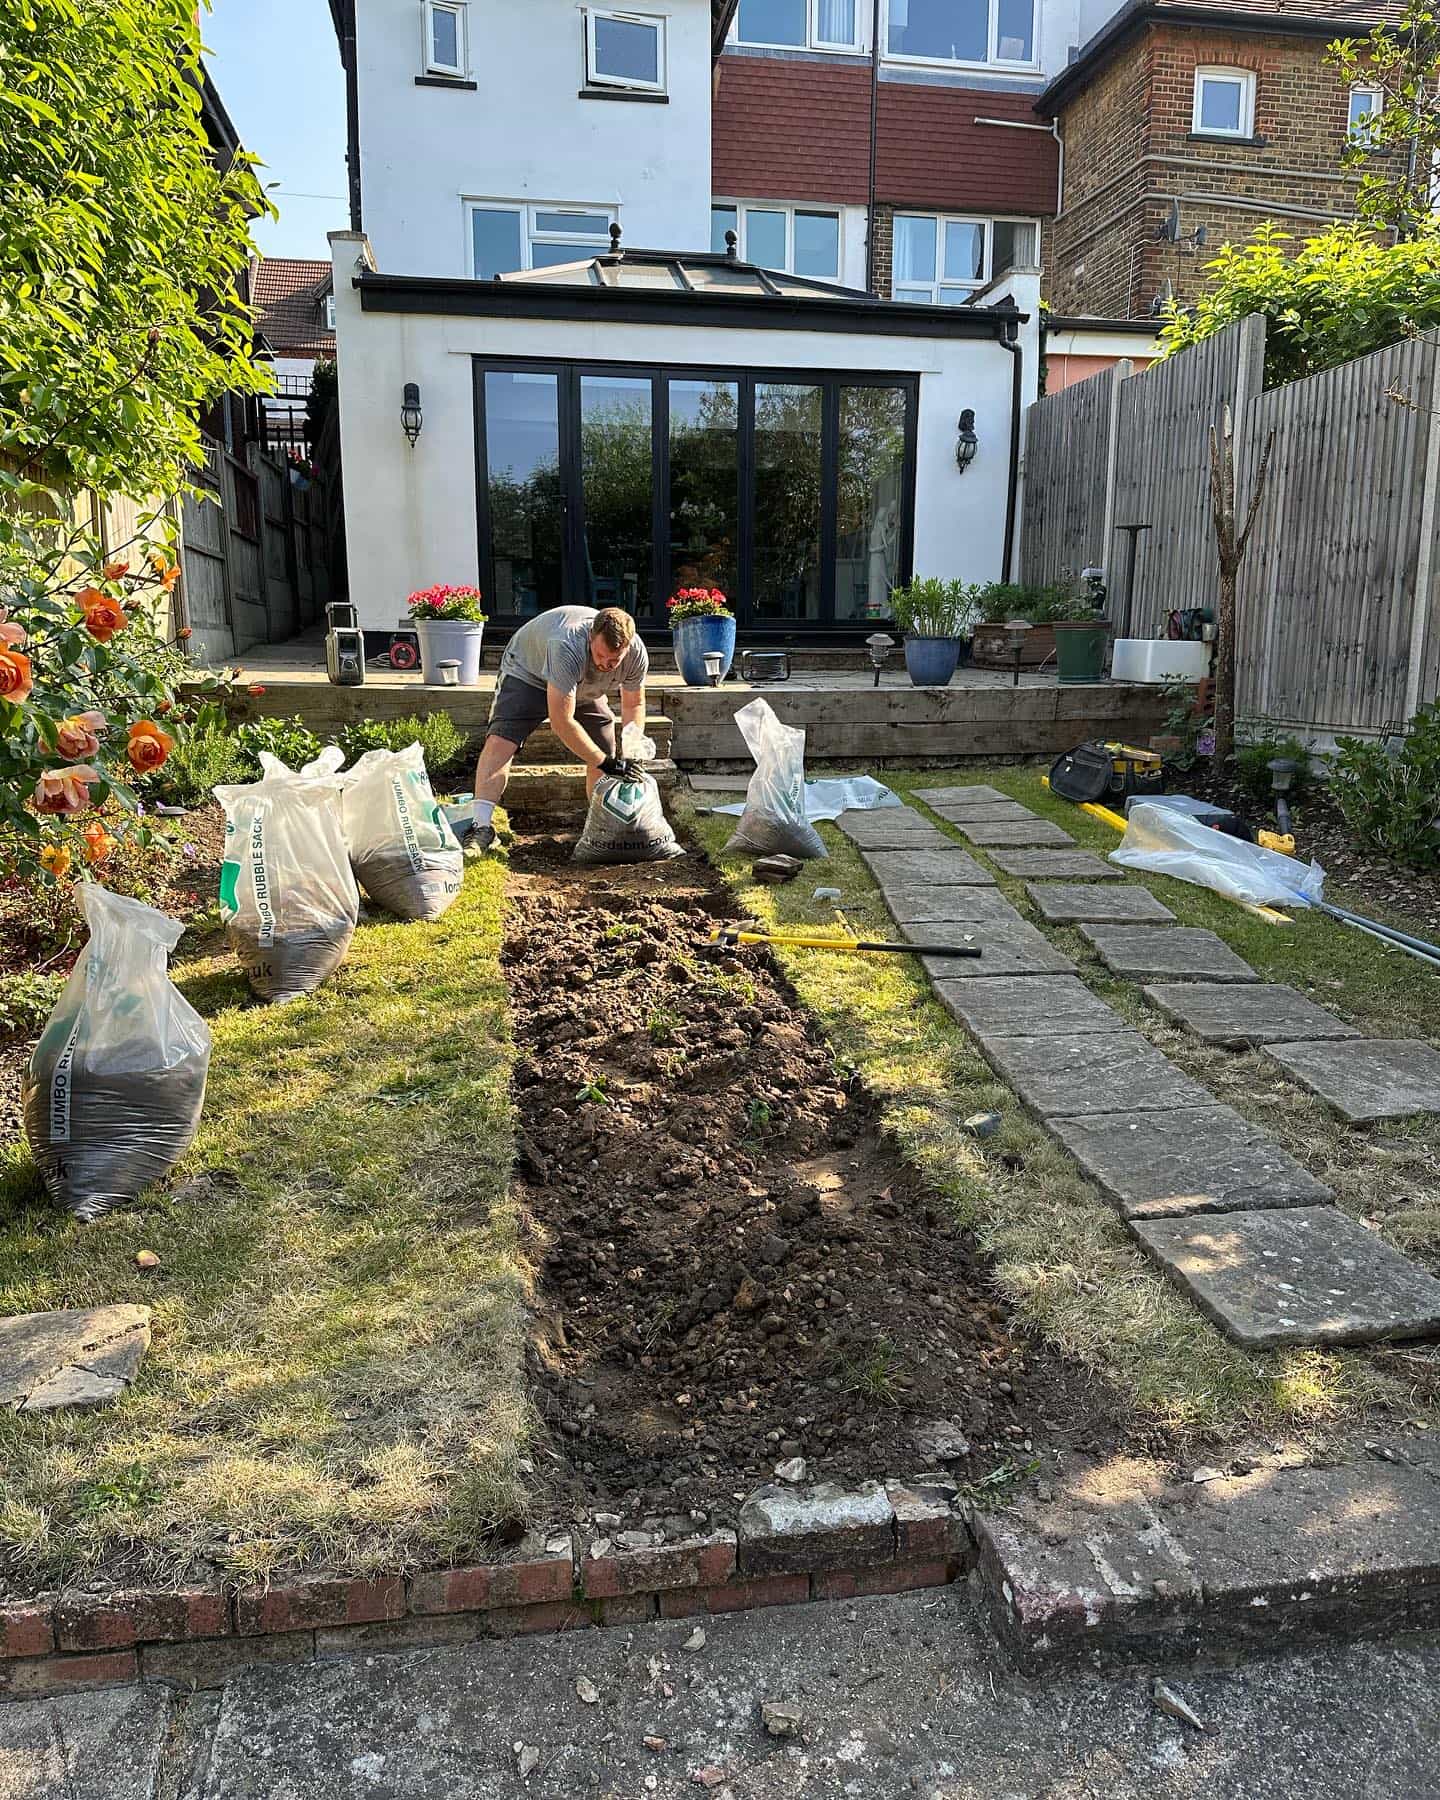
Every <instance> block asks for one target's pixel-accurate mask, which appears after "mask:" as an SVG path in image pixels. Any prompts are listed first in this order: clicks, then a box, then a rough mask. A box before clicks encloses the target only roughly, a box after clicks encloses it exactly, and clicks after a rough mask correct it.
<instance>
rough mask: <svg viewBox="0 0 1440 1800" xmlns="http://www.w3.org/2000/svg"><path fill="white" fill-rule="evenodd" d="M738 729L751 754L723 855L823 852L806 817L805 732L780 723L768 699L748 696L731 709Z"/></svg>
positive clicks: (806, 855) (809, 854)
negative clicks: (737, 818)
mask: <svg viewBox="0 0 1440 1800" xmlns="http://www.w3.org/2000/svg"><path fill="white" fill-rule="evenodd" d="M735 723H736V724H737V725H738V726H739V728H740V735H741V736H742V737H743V738H744V739H745V742H746V744H747V745H748V746H749V750H750V754H751V755H752V756H753V757H754V758H755V773H754V774H753V775H752V776H751V777H750V785H749V787H748V788H747V789H746V790H745V810H744V812H743V813H742V814H741V815H740V823H739V824H738V825H737V826H736V828H735V835H734V837H732V838H731V840H730V842H729V843H728V844H727V845H726V846H725V850H726V854H727V855H743V856H752V857H753V856H776V855H780V856H799V857H804V858H805V859H806V860H810V859H813V858H814V857H817V856H825V855H827V854H828V852H827V851H826V849H825V846H824V844H823V843H822V842H821V840H820V834H819V832H818V831H816V829H815V827H814V826H813V825H811V824H810V823H809V822H808V821H807V819H806V817H805V733H804V731H803V729H802V728H801V727H800V726H798V725H782V724H781V723H780V721H779V719H777V718H776V717H775V713H774V710H773V708H772V707H771V705H770V702H769V701H768V700H752V701H751V702H750V704H749V705H748V706H742V707H741V708H740V710H739V712H737V713H736V715H735Z"/></svg>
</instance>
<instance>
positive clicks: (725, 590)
mask: <svg viewBox="0 0 1440 1800" xmlns="http://www.w3.org/2000/svg"><path fill="white" fill-rule="evenodd" d="M739 430H740V389H739V386H738V384H737V383H736V382H733V381H672V382H671V383H670V587H671V591H672V592H673V591H674V590H675V589H676V588H682V587H718V588H719V589H720V591H721V593H722V594H726V595H728V596H729V597H730V599H731V600H732V601H733V600H734V598H735V589H736V575H737V570H736V562H735V554H736V545H737V544H738V542H739V539H740V436H739Z"/></svg>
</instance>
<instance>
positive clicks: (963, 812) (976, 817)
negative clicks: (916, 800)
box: [929, 800, 1035, 827]
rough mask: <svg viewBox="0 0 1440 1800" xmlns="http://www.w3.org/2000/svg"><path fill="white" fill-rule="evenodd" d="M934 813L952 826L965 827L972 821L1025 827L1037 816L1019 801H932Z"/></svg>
mask: <svg viewBox="0 0 1440 1800" xmlns="http://www.w3.org/2000/svg"><path fill="white" fill-rule="evenodd" d="M929 804H930V808H931V811H932V812H936V813H938V814H939V815H940V817H941V818H942V819H944V820H945V821H946V823H947V824H950V825H959V826H961V827H964V826H965V825H967V824H969V823H970V822H971V821H972V820H973V821H975V822H976V823H977V824H982V823H983V824H987V825H1000V824H1006V823H1009V824H1012V825H1023V824H1024V823H1025V821H1026V820H1027V819H1033V818H1034V817H1035V814H1034V813H1033V812H1031V810H1030V808H1029V807H1028V806H1022V805H1021V804H1020V802H1019V801H1018V800H966V801H960V802H953V803H950V804H947V803H946V802H945V801H943V800H932V801H931V802H930V803H929Z"/></svg>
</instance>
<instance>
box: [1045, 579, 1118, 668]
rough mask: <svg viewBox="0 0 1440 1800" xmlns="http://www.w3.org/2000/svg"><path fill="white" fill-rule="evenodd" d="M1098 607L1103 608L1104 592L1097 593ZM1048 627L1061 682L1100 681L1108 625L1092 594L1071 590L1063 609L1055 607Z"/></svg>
mask: <svg viewBox="0 0 1440 1800" xmlns="http://www.w3.org/2000/svg"><path fill="white" fill-rule="evenodd" d="M1099 604H1100V607H1103V606H1104V604H1105V592H1104V589H1103V588H1102V589H1100V590H1099ZM1051 625H1052V627H1053V628H1054V632H1055V660H1056V663H1057V665H1058V670H1059V679H1060V681H1061V682H1062V683H1063V682H1071V681H1099V680H1100V678H1101V677H1102V675H1103V674H1104V672H1105V646H1106V644H1107V643H1108V642H1109V639H1110V621H1109V620H1108V619H1107V618H1106V617H1105V615H1104V613H1103V612H1101V611H1100V610H1099V607H1097V605H1096V596H1095V594H1093V593H1086V592H1083V591H1081V590H1079V589H1075V588H1072V589H1070V590H1069V591H1068V593H1067V594H1066V597H1065V601H1064V603H1063V605H1061V604H1057V606H1056V616H1055V618H1053V619H1052V620H1051Z"/></svg>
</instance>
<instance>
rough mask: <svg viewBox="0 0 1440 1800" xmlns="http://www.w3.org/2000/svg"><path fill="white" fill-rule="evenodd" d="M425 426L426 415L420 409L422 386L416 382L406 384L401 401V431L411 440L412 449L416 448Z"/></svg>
mask: <svg viewBox="0 0 1440 1800" xmlns="http://www.w3.org/2000/svg"><path fill="white" fill-rule="evenodd" d="M424 424H425V414H424V412H423V411H422V410H421V407H420V384H419V382H416V381H407V382H406V383H405V392H404V394H403V395H402V396H401V401H400V429H401V430H402V431H403V432H404V433H405V435H406V437H407V438H409V440H410V448H411V449H412V450H413V449H414V448H415V440H416V438H418V437H419V435H420V432H421V428H422V427H423V426H424Z"/></svg>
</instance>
